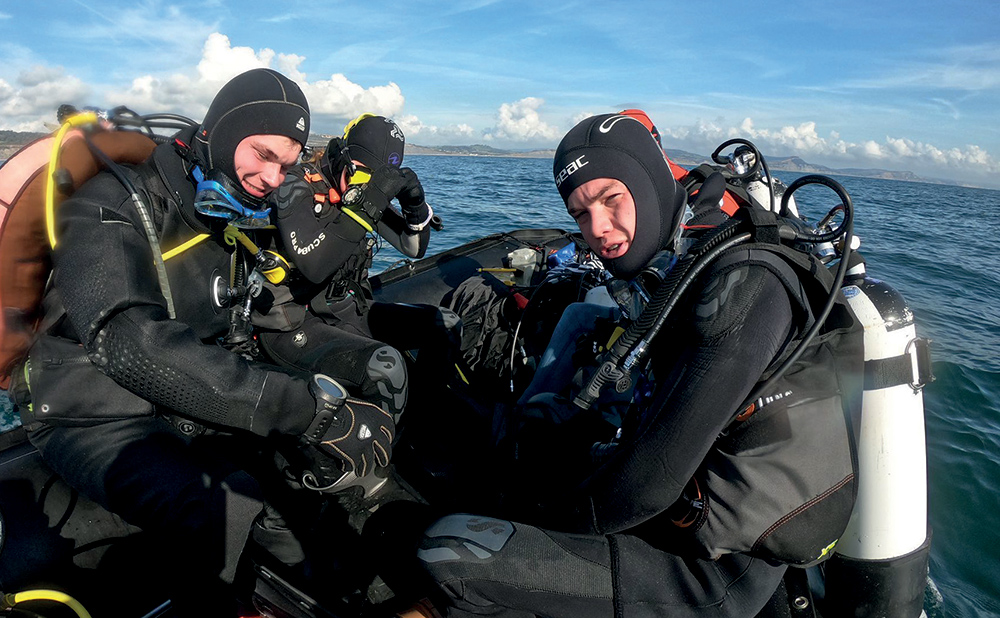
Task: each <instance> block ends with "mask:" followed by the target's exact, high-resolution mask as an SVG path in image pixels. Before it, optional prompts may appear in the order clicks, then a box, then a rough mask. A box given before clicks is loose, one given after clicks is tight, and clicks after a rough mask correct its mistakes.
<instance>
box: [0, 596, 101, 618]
mask: <svg viewBox="0 0 1000 618" xmlns="http://www.w3.org/2000/svg"><path fill="white" fill-rule="evenodd" d="M27 601H55V602H56V603H62V604H63V605H65V606H67V607H69V608H70V609H72V610H73V611H74V612H76V615H77V616H79V617H80V618H91V616H90V612H88V611H87V610H86V609H84V607H83V605H80V602H79V601H77V600H76V599H74V598H73V597H71V596H69V595H68V594H66V593H65V592H59V591H58V590H25V591H23V592H16V593H14V594H6V595H4V605H6V606H7V607H13V606H15V605H17V604H18V603H25V602H27Z"/></svg>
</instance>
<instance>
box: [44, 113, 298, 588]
mask: <svg viewBox="0 0 1000 618" xmlns="http://www.w3.org/2000/svg"><path fill="white" fill-rule="evenodd" d="M191 133H193V130H191V132H190V133H187V134H183V132H182V134H181V135H180V137H182V138H183V139H184V141H185V142H190V138H191ZM143 165H145V166H149V169H150V170H151V172H152V173H150V174H146V176H147V180H146V181H145V182H143V180H142V179H141V177H140V175H139V174H138V173H136V171H135V170H125V171H126V173H128V174H129V176H130V177H131V178H132V180H133V182H134V183H135V184H136V185H137V186H138V187H140V188H141V187H143V186H145V189H146V190H147V191H148V193H149V195H150V198H151V199H149V200H148V202H149V206H150V208H151V210H152V217H153V220H154V223H155V225H156V228H157V229H158V230H159V237H160V243H161V246H162V248H163V250H164V251H167V250H169V249H172V248H174V247H177V246H179V245H181V244H182V243H184V242H186V241H189V240H191V239H192V238H193V237H195V236H196V235H199V234H203V233H210V234H212V236H211V237H210V238H209V239H208V240H205V241H203V242H201V243H199V244H197V245H195V246H194V247H193V248H190V249H188V250H186V251H184V252H183V253H180V254H179V255H177V256H176V257H174V258H172V259H170V260H169V261H167V262H166V271H167V275H168V278H169V282H170V289H171V292H172V296H173V304H174V307H175V308H176V319H170V317H169V315H168V312H167V305H166V302H165V299H164V295H163V294H162V293H161V289H160V286H159V284H158V279H157V276H156V272H155V270H154V262H153V257H152V254H151V251H150V245H149V242H148V240H147V238H146V235H145V232H144V231H143V226H142V225H141V223H140V219H139V215H138V214H137V211H136V208H135V207H134V205H133V203H132V201H131V200H130V199H129V194H128V192H127V191H126V189H125V188H124V187H123V186H122V184H121V183H119V182H118V180H116V179H115V177H114V176H112V174H110V173H102V174H99V175H98V176H97V177H95V178H93V179H92V180H91V181H89V182H87V183H86V184H85V185H84V186H83V187H82V188H81V189H80V190H79V191H77V192H76V193H75V194H74V195H73V196H72V197H71V198H70V199H68V200H66V202H65V203H64V204H63V205H62V206H61V207H60V210H59V212H58V216H57V226H56V233H57V238H58V244H57V246H56V248H55V252H54V267H53V279H52V286H51V289H50V290H49V292H48V293H47V296H46V299H45V305H46V318H47V319H51V318H53V317H56V316H59V315H60V312H61V307H64V308H65V316H64V317H65V319H62V320H61V321H59V323H58V324H57V325H56V327H55V328H53V329H50V330H49V332H48V334H46V335H43V336H42V337H40V339H39V341H38V342H37V343H36V344H35V346H34V347H33V349H32V351H31V354H30V367H31V371H30V378H31V395H32V399H33V410H34V414H33V416H34V422H31V423H28V425H27V426H28V429H29V436H30V439H31V441H32V442H33V443H34V444H35V445H36V446H37V447H38V449H39V450H40V451H41V453H42V456H43V458H44V459H45V461H46V462H47V463H48V464H49V465H50V466H51V467H52V468H53V469H54V470H55V471H56V472H58V473H59V474H60V475H61V476H62V477H63V478H64V479H66V481H67V482H69V483H70V485H72V486H73V487H75V488H77V489H79V490H80V491H82V492H83V493H84V494H86V495H87V496H89V497H90V498H92V499H94V500H95V501H97V502H98V503H100V504H101V505H103V506H104V507H106V508H107V509H109V510H110V511H112V512H114V513H116V514H118V515H120V516H121V517H122V518H124V519H125V520H126V521H128V522H129V523H132V524H134V525H137V526H139V527H141V528H143V529H144V530H146V531H150V532H153V533H154V534H156V535H159V536H161V537H164V538H167V539H169V541H170V543H171V544H170V545H169V546H170V547H171V548H172V552H171V555H178V556H184V558H183V565H184V567H183V571H181V572H180V573H183V574H193V575H194V577H192V579H193V580H199V579H204V578H205V577H206V576H211V575H214V576H219V575H221V577H222V579H223V580H227V581H231V580H232V578H233V575H234V572H235V567H236V562H237V560H238V559H239V556H240V554H241V552H242V548H243V544H244V542H245V541H246V539H247V534H248V532H249V530H250V528H251V523H252V521H253V519H254V517H255V516H256V515H257V513H258V512H259V511H260V507H261V503H262V499H263V494H262V490H261V482H259V481H260V478H259V477H255V476H252V475H250V474H248V473H247V472H246V471H244V469H245V468H246V467H247V466H252V465H256V464H255V463H254V462H253V461H252V458H251V455H252V454H253V453H256V452H257V450H258V448H259V447H260V446H261V444H262V443H263V442H264V438H265V437H267V436H273V435H275V434H289V435H300V434H301V433H303V432H304V430H305V429H306V427H307V426H308V424H309V423H310V422H311V420H312V418H313V415H314V410H315V402H314V400H313V398H312V396H311V395H310V394H309V391H308V386H307V380H306V378H305V377H304V376H302V375H292V374H289V373H286V372H283V371H282V370H279V369H277V368H275V367H271V366H267V365H263V364H260V363H256V362H251V361H248V360H246V359H244V358H242V357H241V356H238V355H236V354H234V353H232V352H230V351H227V350H226V349H224V348H222V347H220V346H219V345H217V344H216V340H217V338H219V337H220V336H222V335H225V334H226V332H227V330H228V328H229V320H228V317H227V313H226V310H220V309H219V308H217V307H215V306H214V305H213V302H212V290H213V278H214V277H215V276H217V275H220V274H221V275H223V276H224V277H225V276H227V275H228V273H229V268H230V258H231V254H232V252H233V251H234V250H235V251H241V250H242V249H240V248H239V247H236V248H234V247H233V246H230V245H228V244H226V243H225V242H224V241H223V240H222V235H221V233H219V230H218V229H217V230H215V231H214V232H213V230H211V229H209V228H208V227H206V225H205V223H204V222H203V221H201V220H199V218H198V217H197V216H196V214H195V211H194V208H193V199H194V184H193V182H192V181H191V180H190V178H189V176H188V168H187V165H188V164H187V163H186V162H185V161H184V159H183V158H181V156H179V154H178V153H177V152H176V151H175V148H174V146H173V145H172V144H169V143H168V144H164V145H161V146H159V147H157V148H156V150H155V151H154V153H153V155H152V156H151V157H150V159H149V160H147V162H146V163H144V164H143ZM164 415H178V416H180V417H186V418H188V419H193V420H195V421H198V422H200V423H202V424H205V425H208V426H211V427H215V428H218V429H223V430H227V431H226V433H228V434H230V435H228V436H224V437H223V436H220V437H218V438H217V439H218V440H219V441H220V442H219V443H213V444H211V445H210V446H207V447H206V445H203V444H202V443H203V442H205V441H208V440H210V438H206V437H200V438H195V439H192V438H190V437H187V436H185V435H182V434H181V433H180V432H179V431H177V430H176V429H175V427H174V426H173V425H172V424H171V423H170V422H168V421H167V420H165V416H164ZM228 446H232V447H233V448H232V449H231V450H230V449H228ZM230 455H232V456H230ZM242 456H246V457H245V459H247V460H250V461H241V460H240V459H241V457H242ZM270 463H271V466H272V467H273V462H270ZM261 467H262V469H267V466H266V465H263V466H261ZM277 486H280V484H278V485H277ZM173 552H176V554H174V553H173ZM154 559H155V558H154Z"/></svg>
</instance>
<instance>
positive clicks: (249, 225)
mask: <svg viewBox="0 0 1000 618" xmlns="http://www.w3.org/2000/svg"><path fill="white" fill-rule="evenodd" d="M192 176H193V177H194V179H195V181H196V182H197V183H198V185H197V187H196V188H195V195H194V209H195V210H196V211H198V212H199V213H201V214H203V215H205V216H207V217H214V218H216V219H225V220H226V221H227V222H228V223H229V224H230V225H232V226H233V227H237V228H241V229H259V228H263V227H267V226H268V225H270V224H271V220H270V216H271V208H270V206H267V207H265V206H264V201H263V200H260V201H252V200H250V199H247V196H245V194H244V193H243V192H242V191H240V190H239V189H238V188H236V187H234V186H233V183H232V181H231V180H230V179H229V178H227V177H226V176H225V174H212V176H211V178H205V174H204V173H203V172H202V171H201V168H200V167H195V168H194V170H193V171H192ZM234 194H236V195H241V196H242V197H244V199H245V200H246V201H248V202H251V204H252V206H245V205H244V204H243V203H242V202H240V200H238V199H236V197H234Z"/></svg>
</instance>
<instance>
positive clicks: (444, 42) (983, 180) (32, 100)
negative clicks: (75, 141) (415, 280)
mask: <svg viewBox="0 0 1000 618" xmlns="http://www.w3.org/2000/svg"><path fill="white" fill-rule="evenodd" d="M795 4H799V5H803V6H794V5H795ZM788 5H789V6H792V7H793V8H786V5H785V3H778V2H773V1H769V0H762V1H759V2H749V3H736V2H731V1H723V2H715V3H706V2H685V3H675V2H670V1H658V2H652V1H650V2H643V1H633V2H628V3H601V2H594V1H590V2H587V1H579V2H578V1H575V0H568V1H566V0H562V1H561V0H552V1H550V2H539V1H538V0H532V1H526V2H521V1H504V0H469V1H458V2H450V3H443V2H441V3H439V2H428V1H424V0H413V1H411V2H408V3H399V2H392V3H389V2H380V1H374V2H365V3H350V2H339V1H332V2H331V1H327V2H317V1H308V0H271V1H270V2H260V1H258V0H245V1H243V2H223V1H221V0H214V1H213V0H201V1H197V2H189V1H188V0H177V1H174V2H167V1H161V0H139V1H138V2H135V1H130V2H121V1H119V0H106V1H104V2H100V3H98V2H92V1H90V0H77V1H67V0H50V1H47V2H44V3H34V2H30V3H29V2H24V1H23V0H0V58H2V59H3V62H0V128H3V129H13V130H44V129H43V126H44V125H43V124H42V123H43V122H51V121H52V120H53V119H54V115H55V109H56V107H57V106H58V105H59V104H60V103H64V102H69V103H75V104H78V105H96V106H101V107H113V106H116V105H127V106H129V107H130V108H132V109H133V110H135V111H137V112H139V113H151V112H160V111H172V112H178V113H184V114H187V115H189V116H192V117H195V118H200V117H201V115H202V114H203V113H204V111H205V109H206V107H207V105H208V103H209V102H210V101H211V98H212V95H213V94H214V93H215V92H216V91H217V90H218V88H219V87H220V86H221V85H222V84H223V83H224V82H225V81H226V80H227V79H228V78H229V77H231V76H233V75H235V74H236V73H239V72H241V71H243V70H246V69H249V68H252V67H255V66H269V67H272V68H275V69H278V70H280V71H282V72H284V73H285V74H287V75H289V76H291V77H292V78H294V79H296V80H297V81H298V82H299V83H300V84H301V85H302V86H303V89H304V90H305V92H306V94H307V96H308V97H309V100H310V104H311V106H312V108H313V112H314V113H313V128H314V132H318V133H334V132H339V131H340V130H341V129H342V127H343V125H344V123H345V122H346V121H347V120H349V119H350V118H352V117H354V116H356V115H357V114H359V113H361V112H363V111H373V112H376V113H381V114H384V115H388V116H392V117H394V118H395V119H396V120H397V121H398V122H399V123H400V124H401V125H402V126H403V128H404V131H405V132H406V135H407V139H408V141H410V142H411V143H415V144H421V145H430V146H433V145H442V144H473V143H485V144H490V145H493V146H496V147H499V148H517V149H524V148H536V147H548V148H551V147H554V146H555V145H556V144H557V143H558V141H559V139H560V138H561V137H562V135H564V134H565V132H566V131H568V130H569V129H570V128H571V127H572V126H573V125H574V124H575V122H577V121H578V120H579V119H581V118H582V117H585V116H586V115H589V114H597V113H604V112H609V111H616V110H618V109H621V108H624V107H642V108H644V109H646V110H647V111H648V112H649V114H650V116H651V117H652V118H653V120H654V122H655V123H656V124H657V126H658V127H659V129H660V131H661V133H662V134H663V136H664V145H665V146H666V147H667V148H681V149H684V150H690V151H693V152H698V153H702V154H708V153H710V152H711V151H712V150H713V149H714V147H715V146H716V145H718V144H719V143H721V142H722V141H724V140H726V139H728V138H730V137H746V138H748V139H751V140H752V141H754V142H755V143H757V145H758V146H760V147H761V149H762V150H763V151H764V153H765V154H768V155H771V156H788V155H798V156H801V157H802V158H804V159H806V160H807V161H810V162H814V163H820V164H824V165H829V166H831V167H837V168H841V167H878V168H885V169H893V170H911V171H914V172H916V173H918V174H920V175H922V176H925V177H937V178H950V179H956V180H960V181H964V182H968V183H972V184H976V185H979V186H988V187H995V188H1000V29H998V27H1000V2H997V1H996V0H975V1H963V0H954V1H952V2H940V0H936V1H934V2H926V1H924V0H913V1H909V2H901V1H898V0H886V1H883V2H871V1H870V0H868V1H865V2H856V1H854V0H844V1H841V2H837V3H825V2H824V3H818V2H809V3H794V4H793V3H788Z"/></svg>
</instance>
